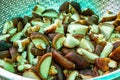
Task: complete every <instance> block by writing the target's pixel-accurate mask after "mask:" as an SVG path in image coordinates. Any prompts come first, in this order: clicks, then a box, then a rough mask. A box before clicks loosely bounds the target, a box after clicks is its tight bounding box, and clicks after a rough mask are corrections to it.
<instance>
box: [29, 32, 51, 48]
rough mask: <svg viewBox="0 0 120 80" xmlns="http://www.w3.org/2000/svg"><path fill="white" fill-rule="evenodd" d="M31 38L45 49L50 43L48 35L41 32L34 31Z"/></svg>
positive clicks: (36, 44) (38, 46) (37, 45)
mask: <svg viewBox="0 0 120 80" xmlns="http://www.w3.org/2000/svg"><path fill="white" fill-rule="evenodd" d="M30 38H31V40H32V42H33V44H34V45H35V47H36V48H38V49H42V50H45V49H46V47H47V46H48V45H49V40H48V39H47V37H46V36H45V35H43V34H40V33H39V32H33V33H32V34H31V35H30Z"/></svg>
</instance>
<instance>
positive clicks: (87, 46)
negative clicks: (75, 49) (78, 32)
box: [80, 39, 94, 52]
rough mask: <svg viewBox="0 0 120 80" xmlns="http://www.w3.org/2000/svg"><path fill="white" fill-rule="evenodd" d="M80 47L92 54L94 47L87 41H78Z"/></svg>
mask: <svg viewBox="0 0 120 80" xmlns="http://www.w3.org/2000/svg"><path fill="white" fill-rule="evenodd" d="M80 47H81V48H84V49H86V50H88V51H90V52H94V45H93V44H92V43H91V42H90V41H89V40H87V39H82V40H81V41H80Z"/></svg>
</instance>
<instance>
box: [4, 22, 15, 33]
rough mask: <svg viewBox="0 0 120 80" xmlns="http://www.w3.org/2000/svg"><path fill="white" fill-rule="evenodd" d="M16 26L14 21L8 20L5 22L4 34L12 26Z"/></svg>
mask: <svg viewBox="0 0 120 80" xmlns="http://www.w3.org/2000/svg"><path fill="white" fill-rule="evenodd" d="M12 27H14V26H13V22H12V21H8V22H6V23H5V24H4V26H3V30H2V34H6V33H7V32H8V30H9V29H10V28H12Z"/></svg>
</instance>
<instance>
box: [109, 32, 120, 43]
mask: <svg viewBox="0 0 120 80" xmlns="http://www.w3.org/2000/svg"><path fill="white" fill-rule="evenodd" d="M108 41H110V42H112V43H114V42H116V41H120V34H119V33H112V35H111V36H110V38H109V40H108Z"/></svg>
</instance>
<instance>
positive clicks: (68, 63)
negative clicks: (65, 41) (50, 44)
mask: <svg viewBox="0 0 120 80" xmlns="http://www.w3.org/2000/svg"><path fill="white" fill-rule="evenodd" d="M60 53H61V52H59V51H56V50H53V52H52V54H53V59H54V60H55V61H56V62H57V63H58V64H60V65H61V66H62V67H63V68H64V69H69V70H70V69H74V68H75V64H74V63H72V62H71V61H69V60H68V59H66V58H65V57H64V56H62V55H61V54H60Z"/></svg>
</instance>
